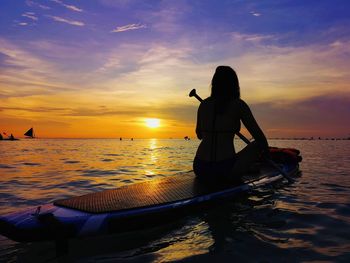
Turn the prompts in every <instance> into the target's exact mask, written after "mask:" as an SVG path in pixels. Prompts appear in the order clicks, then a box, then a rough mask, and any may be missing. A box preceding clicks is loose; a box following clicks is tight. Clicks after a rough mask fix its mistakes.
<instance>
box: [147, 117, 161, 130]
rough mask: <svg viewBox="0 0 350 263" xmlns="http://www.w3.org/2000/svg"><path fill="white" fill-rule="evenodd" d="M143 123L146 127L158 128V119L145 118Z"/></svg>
mask: <svg viewBox="0 0 350 263" xmlns="http://www.w3.org/2000/svg"><path fill="white" fill-rule="evenodd" d="M145 123H146V126H147V127H148V128H158V127H159V126H160V120H159V119H156V118H147V119H145Z"/></svg>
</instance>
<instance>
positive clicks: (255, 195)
mask: <svg viewBox="0 0 350 263" xmlns="http://www.w3.org/2000/svg"><path fill="white" fill-rule="evenodd" d="M269 143H270V145H272V146H277V147H293V148H297V149H299V150H300V151H301V154H302V156H303V162H302V163H301V167H300V170H301V171H302V173H301V176H300V177H299V178H298V179H297V181H296V182H295V183H293V184H285V185H279V186H278V187H276V186H275V187H268V188H265V189H261V190H258V191H254V192H252V193H251V194H249V195H243V196H241V197H239V198H238V199H236V200H235V201H230V202H223V203H222V204H218V205H216V206H215V207H212V208H210V209H207V210H205V211H198V212H195V213H190V214H188V215H187V216H185V217H183V218H181V219H177V220H174V221H170V222H164V224H161V225H159V227H156V228H152V229H148V228H147V226H145V229H144V230H142V231H138V232H135V233H127V234H122V235H120V234H119V235H111V236H106V237H100V238H91V239H85V240H71V241H70V253H69V254H68V256H66V257H65V258H64V259H63V260H64V261H73V262H116V261H117V262H169V261H180V262H181V261H184V262H214V261H216V262H233V261H235V262H350V141H349V140H332V141H331V140H329V141H327V140H270V141H269ZM198 144H199V141H198V140H190V141H185V140H177V139H167V140H165V139H164V140H163V139H162V140H160V139H144V140H141V139H135V140H133V141H131V140H129V139H124V140H122V141H120V140H119V139H33V140H31V139H23V140H20V141H0V214H1V215H2V214H6V213H9V212H13V211H18V210H20V209H25V208H27V207H32V206H38V205H41V204H45V203H50V202H52V201H54V200H56V199H61V198H65V197H70V196H74V195H81V194H86V193H91V192H95V191H102V190H105V189H113V188H116V187H120V186H123V185H129V184H134V183H138V182H143V181H147V180H153V179H155V178H160V177H167V176H171V175H174V174H176V173H181V172H186V171H189V170H191V169H192V160H193V156H194V154H195V151H196V148H197V146H198ZM235 144H236V146H237V147H236V148H237V149H241V148H242V147H243V146H244V145H243V143H242V142H240V141H238V140H236V141H235ZM59 260H62V259H57V258H55V248H54V244H53V243H52V242H41V243H23V244H22V243H17V242H14V241H11V240H9V239H7V238H5V237H3V236H0V261H4V262H17V261H19V262H57V261H59ZM62 262H63V261H62Z"/></svg>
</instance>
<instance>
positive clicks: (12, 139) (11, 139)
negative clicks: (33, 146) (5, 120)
mask: <svg viewBox="0 0 350 263" xmlns="http://www.w3.org/2000/svg"><path fill="white" fill-rule="evenodd" d="M3 134H4V135H6V136H8V138H4V137H2V135H1V134H0V140H2V141H18V140H19V139H17V138H15V137H14V136H13V134H12V133H11V135H10V136H9V135H7V134H6V132H3Z"/></svg>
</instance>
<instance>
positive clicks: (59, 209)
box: [0, 148, 301, 242]
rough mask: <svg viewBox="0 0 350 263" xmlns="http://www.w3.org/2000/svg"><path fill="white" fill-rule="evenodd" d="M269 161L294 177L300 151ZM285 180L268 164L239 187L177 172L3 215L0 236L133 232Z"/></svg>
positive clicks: (281, 152) (279, 153) (25, 238)
mask: <svg viewBox="0 0 350 263" xmlns="http://www.w3.org/2000/svg"><path fill="white" fill-rule="evenodd" d="M271 157H272V159H273V160H274V161H275V162H277V163H278V164H279V166H280V168H281V169H282V170H283V171H284V172H285V173H287V174H288V175H289V176H295V175H296V174H297V173H298V171H299V162H300V161H301V157H300V156H299V151H297V150H295V149H277V148H274V150H273V149H272V150H271ZM214 176H215V175H214ZM283 179H284V177H283V175H282V174H281V173H280V172H279V171H277V170H276V169H275V168H274V167H272V166H270V165H269V164H264V165H262V168H261V170H260V172H259V173H258V174H251V175H245V176H244V177H243V182H242V183H241V184H239V185H233V184H228V183H223V182H216V183H212V182H211V183H208V182H203V181H202V180H199V179H198V178H196V176H195V175H194V173H193V172H187V173H181V174H176V175H173V176H168V177H165V178H160V179H155V180H150V181H146V182H142V183H137V184H132V185H126V186H123V187H120V188H117V189H112V190H105V191H102V192H96V193H91V194H87V195H83V196H76V197H71V198H67V199H59V200H57V201H55V202H53V203H51V204H44V205H41V206H37V207H32V208H28V209H25V210H23V211H18V212H13V213H9V214H5V215H2V216H0V234H1V235H4V236H6V237H8V238H10V239H12V240H15V241H18V242H34V241H44V240H56V241H57V240H62V239H69V238H76V237H89V236H99V235H106V234H111V233H121V232H126V231H131V230H137V229H140V228H147V227H150V226H153V225H157V224H161V223H162V222H163V223H164V222H168V221H169V220H173V219H174V218H176V217H179V216H183V215H184V214H187V213H189V211H191V210H193V209H203V207H206V206H207V205H210V204H212V203H216V202H222V201H223V200H230V199H234V198H235V197H236V196H237V195H239V194H241V193H245V192H249V191H251V190H253V189H256V188H258V187H263V186H267V185H270V184H273V183H275V182H277V181H280V180H283Z"/></svg>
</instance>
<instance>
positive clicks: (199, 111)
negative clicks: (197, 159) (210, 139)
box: [196, 103, 203, 140]
mask: <svg viewBox="0 0 350 263" xmlns="http://www.w3.org/2000/svg"><path fill="white" fill-rule="evenodd" d="M201 106H202V103H201V104H200V105H199V107H198V110H197V124H196V134H197V138H198V139H200V140H202V138H203V136H202V131H201V125H200V123H201V121H202V119H201V117H202V113H201V108H202V107H201Z"/></svg>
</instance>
